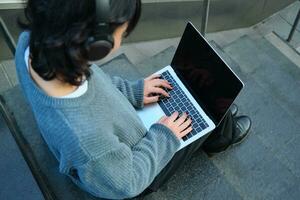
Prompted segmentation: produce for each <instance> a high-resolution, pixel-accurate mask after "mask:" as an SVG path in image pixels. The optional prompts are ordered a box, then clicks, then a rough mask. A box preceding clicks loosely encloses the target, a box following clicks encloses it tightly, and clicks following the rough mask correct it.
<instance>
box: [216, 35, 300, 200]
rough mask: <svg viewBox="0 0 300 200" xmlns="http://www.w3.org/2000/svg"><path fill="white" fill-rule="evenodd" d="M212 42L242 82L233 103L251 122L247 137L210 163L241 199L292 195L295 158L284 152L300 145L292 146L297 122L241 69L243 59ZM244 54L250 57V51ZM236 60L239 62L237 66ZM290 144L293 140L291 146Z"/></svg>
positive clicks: (296, 137) (296, 136)
mask: <svg viewBox="0 0 300 200" xmlns="http://www.w3.org/2000/svg"><path fill="white" fill-rule="evenodd" d="M237 42H239V41H237ZM212 44H213V42H212ZM213 46H215V50H217V52H218V53H219V54H220V55H221V56H222V57H223V59H224V60H225V61H226V62H227V63H228V64H229V66H231V67H232V68H233V69H234V71H235V72H237V74H239V76H240V78H241V79H242V80H243V82H244V83H245V88H244V90H243V91H242V93H241V95H240V96H239V97H238V99H237V101H236V103H237V104H238V106H239V114H246V115H248V116H249V117H250V118H251V119H252V122H253V125H252V128H251V132H250V135H249V136H248V138H247V139H246V140H245V141H244V142H243V143H242V144H240V145H239V146H237V147H235V148H232V149H230V150H229V151H227V152H225V153H223V154H219V155H217V156H215V157H213V158H212V161H213V163H214V164H215V166H216V167H217V168H218V169H220V171H221V172H222V174H224V176H225V178H226V180H227V181H228V182H229V183H230V184H231V185H232V186H233V187H234V189H235V190H236V191H238V192H239V193H240V194H241V195H242V197H243V198H244V199H281V198H284V197H285V198H287V199H296V198H294V197H296V196H297V195H299V194H300V191H299V190H297V189H296V190H295V187H296V185H298V184H299V181H300V179H299V177H300V176H299V175H300V174H299V170H298V168H297V167H296V165H298V164H299V161H298V160H299V159H297V156H296V155H295V153H290V154H288V153H285V152H291V149H292V150H293V151H295V152H299V150H300V147H299V146H297V147H294V146H295V144H297V143H299V139H300V138H299V134H298V130H300V125H299V124H298V123H296V122H295V120H294V118H293V117H292V116H290V115H289V114H288V113H287V112H286V111H285V110H284V109H283V108H281V106H280V105H279V104H278V103H277V101H276V100H275V99H274V98H273V97H272V96H271V95H270V94H269V92H267V91H266V90H265V89H264V88H263V87H261V85H260V84H258V83H257V81H256V79H255V78H254V77H253V76H252V74H247V73H245V71H244V69H243V66H242V64H243V62H240V60H236V61H235V60H233V59H232V58H231V57H230V56H229V55H228V54H226V53H225V52H224V51H222V50H221V49H220V48H218V46H217V45H214V44H213ZM244 48H247V46H244ZM238 50H240V51H241V49H237V51H238ZM235 53H237V52H235ZM248 56H249V59H250V58H252V59H253V55H251V54H249V55H248ZM251 56H252V57H251ZM233 57H234V56H233ZM237 63H241V66H240V69H239V65H238V64H237ZM295 141H297V143H296V142H295ZM290 144H293V145H291V146H292V148H291V149H290ZM287 149H289V150H287ZM283 158H286V159H283ZM295 159H296V160H295ZM274 174H276V175H274Z"/></svg>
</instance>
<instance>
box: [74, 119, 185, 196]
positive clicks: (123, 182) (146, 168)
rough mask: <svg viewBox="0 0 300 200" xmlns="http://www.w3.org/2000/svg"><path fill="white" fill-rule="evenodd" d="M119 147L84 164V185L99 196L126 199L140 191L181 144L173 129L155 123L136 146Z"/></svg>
mask: <svg viewBox="0 0 300 200" xmlns="http://www.w3.org/2000/svg"><path fill="white" fill-rule="evenodd" d="M115 142H116V143H118V144H114V145H113V146H115V147H116V148H114V149H113V150H111V151H109V152H107V153H105V154H104V155H101V156H99V157H97V158H93V159H91V160H90V161H89V162H88V163H86V164H85V165H83V166H80V167H79V168H78V169H77V170H78V175H79V178H80V182H81V184H80V185H81V187H82V188H84V189H86V190H87V191H89V192H90V193H92V194H93V195H95V196H97V197H102V198H108V199H124V198H130V197H134V196H136V195H138V194H140V193H141V192H142V191H143V190H144V189H145V188H146V187H147V186H149V185H150V184H151V182H152V181H153V180H154V178H155V176H156V175H157V174H158V173H159V172H160V171H161V170H162V169H163V168H164V167H165V166H166V164H167V163H168V162H169V161H170V160H171V158H172V157H173V155H174V154H175V152H176V150H177V149H178V148H179V146H180V141H179V139H177V138H176V136H175V135H174V134H173V133H172V132H171V130H170V129H168V128H167V127H165V126H164V125H161V124H154V125H152V126H151V128H150V129H149V131H148V133H147V134H146V135H145V137H144V138H142V139H141V140H140V142H139V143H138V144H137V145H135V146H134V147H133V148H132V149H130V148H129V147H128V146H126V145H124V144H122V143H120V142H118V141H115Z"/></svg>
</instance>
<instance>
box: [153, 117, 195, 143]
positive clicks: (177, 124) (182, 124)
mask: <svg viewBox="0 0 300 200" xmlns="http://www.w3.org/2000/svg"><path fill="white" fill-rule="evenodd" d="M158 123H159V124H163V125H165V126H166V127H168V128H169V129H171V130H172V132H173V133H174V134H175V135H176V136H177V138H179V139H181V138H182V137H184V136H185V135H187V134H188V133H189V132H191V131H192V130H193V129H192V126H190V125H191V123H192V120H191V118H188V116H187V114H186V113H183V114H182V115H181V116H179V113H178V112H174V113H173V114H172V115H171V116H170V117H168V116H164V117H162V118H160V120H159V121H158Z"/></svg>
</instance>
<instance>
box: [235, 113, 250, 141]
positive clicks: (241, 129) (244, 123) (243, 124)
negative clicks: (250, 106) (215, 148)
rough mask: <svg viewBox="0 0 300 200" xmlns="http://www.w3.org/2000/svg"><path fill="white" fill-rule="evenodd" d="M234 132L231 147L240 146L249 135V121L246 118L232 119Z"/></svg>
mask: <svg viewBox="0 0 300 200" xmlns="http://www.w3.org/2000/svg"><path fill="white" fill-rule="evenodd" d="M234 121H235V125H236V128H235V131H234V132H233V140H232V144H231V145H237V144H240V143H241V142H242V141H243V140H244V139H245V138H246V136H247V135H248V134H249V130H250V128H251V119H250V118H249V117H247V116H238V117H234Z"/></svg>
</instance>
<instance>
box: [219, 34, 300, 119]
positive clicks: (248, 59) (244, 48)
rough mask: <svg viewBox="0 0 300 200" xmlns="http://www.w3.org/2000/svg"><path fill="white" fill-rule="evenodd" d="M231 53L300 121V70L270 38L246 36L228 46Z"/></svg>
mask: <svg viewBox="0 0 300 200" xmlns="http://www.w3.org/2000/svg"><path fill="white" fill-rule="evenodd" d="M224 50H225V52H226V53H228V54H229V55H230V56H231V57H232V58H233V59H234V60H235V61H236V62H237V63H238V64H239V65H240V67H241V70H242V72H243V73H245V74H247V75H248V76H250V77H252V78H253V79H254V80H255V81H256V82H257V83H258V84H259V85H260V86H261V87H262V88H264V89H265V91H266V92H267V93H268V94H270V98H274V99H275V101H276V102H278V104H279V106H280V107H281V108H284V110H285V111H286V112H287V113H288V114H289V115H290V116H292V117H293V118H294V121H296V122H297V123H299V122H300V102H299V99H300V87H299V86H300V70H299V68H298V67H297V66H296V65H295V64H293V63H292V62H291V61H290V60H289V59H288V58H286V57H285V56H284V55H283V54H281V53H280V51H278V50H277V49H276V48H275V47H274V46H273V45H272V44H270V43H269V42H268V41H267V40H266V39H263V38H262V39H258V40H255V41H254V40H251V39H250V38H249V37H247V36H244V37H242V38H240V39H239V40H236V41H235V42H233V43H232V44H231V45H229V46H227V47H226V48H225V49H224Z"/></svg>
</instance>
